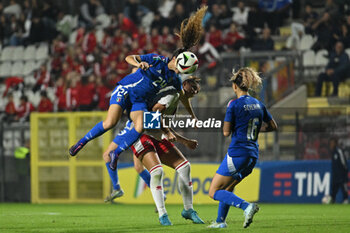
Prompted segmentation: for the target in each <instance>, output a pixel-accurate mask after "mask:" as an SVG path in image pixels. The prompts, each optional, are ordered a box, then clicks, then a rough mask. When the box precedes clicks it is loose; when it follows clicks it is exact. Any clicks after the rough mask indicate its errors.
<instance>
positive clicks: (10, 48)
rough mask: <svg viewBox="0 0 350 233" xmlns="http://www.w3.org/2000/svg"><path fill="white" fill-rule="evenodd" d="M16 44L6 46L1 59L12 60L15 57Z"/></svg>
mask: <svg viewBox="0 0 350 233" xmlns="http://www.w3.org/2000/svg"><path fill="white" fill-rule="evenodd" d="M14 49H15V47H14V46H8V47H5V48H4V50H2V53H1V59H0V60H1V61H11V60H12V57H13V51H14Z"/></svg>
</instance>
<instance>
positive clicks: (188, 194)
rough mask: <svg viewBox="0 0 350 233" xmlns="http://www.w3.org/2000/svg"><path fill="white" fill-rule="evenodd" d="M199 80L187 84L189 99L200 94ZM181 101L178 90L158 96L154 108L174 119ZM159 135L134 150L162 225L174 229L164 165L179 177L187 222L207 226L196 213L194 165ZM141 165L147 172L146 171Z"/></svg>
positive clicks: (193, 145) (145, 138)
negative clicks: (166, 197)
mask: <svg viewBox="0 0 350 233" xmlns="http://www.w3.org/2000/svg"><path fill="white" fill-rule="evenodd" d="M198 80H199V79H197V78H196V77H190V78H189V79H187V80H185V81H184V82H183V90H184V95H185V96H187V97H188V98H192V97H193V96H194V95H195V94H197V93H198V91H199V89H200V86H199V84H198ZM178 100H179V94H178V93H177V92H176V90H175V92H174V90H168V91H165V92H163V93H160V94H159V95H157V99H156V100H155V101H156V102H157V103H156V104H155V105H154V106H153V109H152V111H161V112H162V113H163V114H166V115H173V114H175V111H176V109H177V105H178ZM130 128H132V126H131V124H130V123H129V124H127V127H126V128H125V129H124V131H128V130H130ZM157 131H158V132H157ZM157 131H156V132H155V131H152V132H147V131H146V132H145V133H144V134H143V135H142V136H141V137H140V139H139V140H138V141H136V142H135V143H134V144H133V146H132V147H131V148H132V150H133V152H134V164H135V168H136V170H137V171H138V172H139V174H140V176H141V177H142V179H144V180H145V182H146V184H147V185H148V186H149V187H150V188H151V192H152V196H153V199H154V201H155V203H156V206H157V210H158V214H159V221H160V223H161V224H162V225H171V222H170V220H169V218H168V215H167V212H166V209H165V205H164V196H163V188H162V185H163V175H164V172H163V168H162V165H161V162H162V163H163V164H165V165H167V166H169V167H172V168H174V169H175V170H176V171H177V173H178V174H179V180H178V182H179V188H180V191H181V194H182V197H183V201H184V210H183V211H182V213H181V215H182V216H183V217H184V218H185V219H190V220H192V221H193V222H194V223H198V224H203V223H204V222H203V221H202V220H201V219H200V218H199V217H198V215H197V212H196V211H194V210H193V204H192V203H193V190H192V181H191V172H190V169H191V167H190V163H189V162H188V161H187V159H186V158H185V157H184V156H183V155H182V153H181V152H180V151H179V150H178V149H177V148H176V147H174V145H173V144H172V143H171V142H169V141H168V140H167V139H161V133H159V130H157ZM123 133H124V132H123ZM173 133H174V134H175V135H176V137H177V140H178V141H179V142H180V143H183V144H184V145H186V146H187V147H189V148H191V149H195V148H196V147H197V141H196V140H190V139H187V138H185V137H183V136H181V135H179V134H177V133H176V132H175V131H173ZM151 135H153V136H151ZM118 136H119V135H118ZM118 136H117V137H118ZM156 138H157V139H156ZM112 144H113V143H112ZM109 154H110V151H108V150H107V151H106V152H105V154H104V158H105V159H106V157H107V155H109ZM107 159H108V158H107ZM105 161H106V160H105ZM141 162H142V164H143V165H144V166H145V167H146V169H147V170H146V169H144V167H143V165H142V164H141ZM148 171H150V172H148ZM117 194H118V192H112V194H111V195H110V198H109V199H110V200H111V199H114V198H116V197H118V196H113V195H117Z"/></svg>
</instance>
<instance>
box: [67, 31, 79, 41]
mask: <svg viewBox="0 0 350 233" xmlns="http://www.w3.org/2000/svg"><path fill="white" fill-rule="evenodd" d="M77 34H78V30H75V31H73V32H72V33H71V34H70V35H69V44H75V39H76V38H77Z"/></svg>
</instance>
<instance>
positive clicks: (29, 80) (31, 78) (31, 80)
mask: <svg viewBox="0 0 350 233" xmlns="http://www.w3.org/2000/svg"><path fill="white" fill-rule="evenodd" d="M35 83H36V80H35V78H34V75H28V76H25V77H24V84H25V85H26V86H29V87H30V86H34V85H35Z"/></svg>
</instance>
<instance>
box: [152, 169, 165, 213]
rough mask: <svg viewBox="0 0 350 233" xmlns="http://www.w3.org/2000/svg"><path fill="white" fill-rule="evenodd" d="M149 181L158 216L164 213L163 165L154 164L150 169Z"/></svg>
mask: <svg viewBox="0 0 350 233" xmlns="http://www.w3.org/2000/svg"><path fill="white" fill-rule="evenodd" d="M150 174H151V182H150V189H151V192H152V196H153V200H154V202H155V203H156V206H157V210H158V214H159V217H161V216H162V215H163V214H166V213H167V212H166V209H165V204H164V192H163V175H164V171H163V167H162V165H160V164H159V165H156V166H154V167H152V168H151V169H150Z"/></svg>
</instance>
